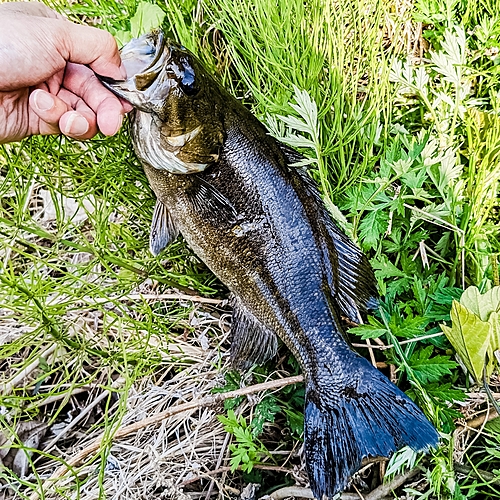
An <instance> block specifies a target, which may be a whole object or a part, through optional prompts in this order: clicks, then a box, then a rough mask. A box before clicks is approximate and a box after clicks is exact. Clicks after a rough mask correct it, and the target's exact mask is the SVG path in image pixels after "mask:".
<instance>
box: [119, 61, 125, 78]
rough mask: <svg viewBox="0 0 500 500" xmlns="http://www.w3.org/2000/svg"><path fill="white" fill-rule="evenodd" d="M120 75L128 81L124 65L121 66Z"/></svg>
mask: <svg viewBox="0 0 500 500" xmlns="http://www.w3.org/2000/svg"><path fill="white" fill-rule="evenodd" d="M120 73H121V75H122V77H123V79H124V80H126V79H127V70H126V69H125V65H124V64H123V63H122V64H121V66H120Z"/></svg>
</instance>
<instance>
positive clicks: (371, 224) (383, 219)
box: [359, 210, 389, 248]
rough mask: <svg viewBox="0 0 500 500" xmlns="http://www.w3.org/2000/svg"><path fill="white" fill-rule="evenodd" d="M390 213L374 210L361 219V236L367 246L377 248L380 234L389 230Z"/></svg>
mask: <svg viewBox="0 0 500 500" xmlns="http://www.w3.org/2000/svg"><path fill="white" fill-rule="evenodd" d="M388 217H389V216H388V214H387V213H385V212H382V211H378V210H374V211H372V212H370V213H368V215H367V216H366V217H365V218H364V219H363V220H362V221H361V224H360V225H359V237H360V238H361V240H362V242H363V243H364V245H365V246H367V247H370V248H375V247H376V246H377V243H378V240H379V238H380V235H382V234H383V233H384V232H385V231H386V230H387V224H388Z"/></svg>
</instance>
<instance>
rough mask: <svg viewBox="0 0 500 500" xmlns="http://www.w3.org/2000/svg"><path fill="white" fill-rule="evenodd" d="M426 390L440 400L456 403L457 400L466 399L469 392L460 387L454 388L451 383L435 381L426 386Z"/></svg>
mask: <svg viewBox="0 0 500 500" xmlns="http://www.w3.org/2000/svg"><path fill="white" fill-rule="evenodd" d="M425 391H426V392H427V393H428V394H430V395H431V396H434V397H435V398H437V399H439V400H440V401H449V402H450V403H454V402H455V401H465V400H466V399H467V394H465V392H464V391H461V390H459V389H452V388H451V383H447V384H443V383H436V382H435V383H433V384H429V385H426V386H425Z"/></svg>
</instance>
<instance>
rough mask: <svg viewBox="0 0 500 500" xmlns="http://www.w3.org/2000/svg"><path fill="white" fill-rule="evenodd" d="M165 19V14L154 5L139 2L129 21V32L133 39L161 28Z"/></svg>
mask: <svg viewBox="0 0 500 500" xmlns="http://www.w3.org/2000/svg"><path fill="white" fill-rule="evenodd" d="M163 19H165V12H163V10H162V9H161V8H160V7H159V6H158V5H156V4H152V3H149V2H141V3H139V5H138V6H137V10H136V11H135V14H134V15H133V17H132V19H130V31H131V34H132V37H133V38H137V37H138V36H140V35H142V34H143V33H149V32H150V31H151V30H152V29H154V28H158V26H161V23H162V22H163Z"/></svg>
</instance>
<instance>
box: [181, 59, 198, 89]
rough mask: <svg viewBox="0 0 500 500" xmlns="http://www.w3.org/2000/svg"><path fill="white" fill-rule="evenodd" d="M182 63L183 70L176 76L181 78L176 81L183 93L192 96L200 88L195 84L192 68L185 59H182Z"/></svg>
mask: <svg viewBox="0 0 500 500" xmlns="http://www.w3.org/2000/svg"><path fill="white" fill-rule="evenodd" d="M182 63H183V64H182V66H183V71H182V72H180V73H179V75H178V77H181V78H180V79H178V80H177V83H178V85H179V87H180V89H181V90H182V92H184V94H186V95H187V96H189V97H193V96H195V95H196V94H197V93H198V92H199V90H200V89H199V88H198V87H197V85H196V78H195V74H194V69H193V68H192V66H191V65H190V64H189V62H188V61H187V60H185V59H184V60H182Z"/></svg>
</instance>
